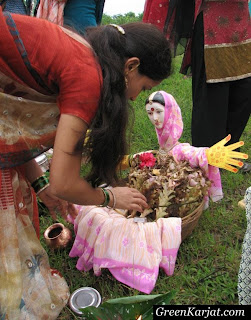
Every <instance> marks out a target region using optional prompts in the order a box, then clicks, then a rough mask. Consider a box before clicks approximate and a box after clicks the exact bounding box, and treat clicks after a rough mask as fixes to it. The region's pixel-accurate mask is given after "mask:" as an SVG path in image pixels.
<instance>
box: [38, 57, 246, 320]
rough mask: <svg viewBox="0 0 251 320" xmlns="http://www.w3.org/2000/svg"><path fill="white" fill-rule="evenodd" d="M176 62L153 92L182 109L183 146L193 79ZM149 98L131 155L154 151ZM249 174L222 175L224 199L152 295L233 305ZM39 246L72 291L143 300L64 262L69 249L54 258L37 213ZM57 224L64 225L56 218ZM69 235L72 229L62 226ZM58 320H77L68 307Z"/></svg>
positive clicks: (138, 114)
mask: <svg viewBox="0 0 251 320" xmlns="http://www.w3.org/2000/svg"><path fill="white" fill-rule="evenodd" d="M179 66H180V58H176V59H175V60H174V66H173V69H174V72H173V74H172V76H171V77H170V78H169V79H167V80H165V81H164V82H163V83H162V84H161V85H159V86H158V87H156V88H154V89H153V91H156V90H165V91H167V92H169V93H171V94H172V95H173V96H174V97H175V99H176V100H177V102H178V104H179V106H180V107H181V109H182V115H183V121H184V131H183V135H182V138H181V139H180V141H181V142H189V143H191V135H190V123H191V110H192V100H191V79H190V78H187V79H184V78H183V75H181V74H179V73H178V71H179ZM149 94H150V92H144V93H141V95H140V96H139V97H138V99H137V101H135V102H134V103H133V108H134V110H135V124H134V127H133V132H132V142H131V152H139V151H143V150H149V149H155V148H157V146H158V144H157V138H156V134H155V131H154V128H153V126H152V124H151V123H150V121H149V120H148V117H147V114H146V112H145V107H144V103H145V99H146V98H147V97H148V95H149ZM250 133H251V121H249V123H248V125H247V127H246V129H245V131H244V133H243V136H242V140H244V141H245V145H244V147H243V148H242V151H243V152H245V153H249V155H250V146H251V134H250ZM250 177H251V174H250V173H249V174H242V173H237V174H234V173H230V172H227V171H222V185H223V191H224V199H223V200H222V201H220V202H218V203H212V202H211V203H210V206H209V209H207V210H206V211H204V212H203V214H202V217H201V219H200V221H199V224H198V226H197V227H196V228H195V230H194V231H193V233H192V235H191V236H190V237H188V238H187V239H186V240H185V241H184V242H183V243H182V244H181V246H180V249H179V252H178V258H177V262H176V268H175V271H174V275H173V276H171V277H168V276H166V275H165V274H164V272H163V271H162V270H160V273H159V277H158V280H157V283H156V286H155V288H154V290H153V291H152V293H151V294H157V293H165V292H168V291H170V290H172V289H175V290H176V291H177V293H176V295H175V297H174V300H173V301H172V304H182V305H192V304H194V305H200V304H202V305H206V304H213V305H217V304H222V305H237V304H238V296H237V279H238V270H239V264H240V258H241V250H242V241H243V237H244V234H245V231H246V217H245V211H244V210H243V209H241V208H239V207H238V201H240V200H241V199H242V198H243V196H244V193H245V190H246V189H247V188H248V187H249V186H250V185H251V183H250V182H251V179H250ZM40 211H41V213H42V215H41V216H40V222H41V242H42V244H43V246H44V247H45V248H46V250H47V252H48V255H49V259H50V264H51V267H53V268H57V269H58V270H59V271H60V272H61V273H62V274H63V276H64V277H65V279H66V281H67V283H68V285H69V287H70V291H71V292H73V291H74V290H75V289H77V288H79V287H82V286H90V287H94V288H96V289H97V290H98V291H99V292H100V293H101V296H102V298H103V300H107V299H111V298H116V297H124V296H132V295H137V294H141V293H140V292H138V291H137V290H134V289H132V288H129V287H127V286H126V285H124V284H122V283H120V282H118V281H117V280H115V279H114V278H113V277H112V275H111V274H110V273H109V271H107V270H103V272H102V275H101V276H99V277H96V276H95V275H94V274H93V272H92V271H90V272H80V271H78V270H77V269H76V268H75V265H76V262H77V259H72V258H69V257H68V253H69V251H70V247H69V248H67V249H65V250H63V251H59V252H52V251H51V250H50V249H48V248H47V247H46V245H45V243H44V239H43V232H44V230H45V229H46V228H47V227H48V226H49V225H50V224H52V223H53V221H52V219H51V218H50V216H49V215H48V212H47V211H46V210H44V209H42V208H41V210H40ZM59 220H60V221H61V222H63V223H64V224H66V223H65V222H64V221H63V220H62V219H61V218H60V217H59ZM66 225H67V226H68V227H70V228H71V229H72V226H71V225H68V224H66ZM58 319H61V320H63V319H67V320H70V319H77V317H76V316H75V315H74V314H73V313H72V312H71V311H70V309H69V308H68V307H66V308H65V309H64V310H63V311H62V312H61V314H60V316H59V318H58Z"/></svg>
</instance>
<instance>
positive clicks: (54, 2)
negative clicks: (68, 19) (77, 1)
mask: <svg viewBox="0 0 251 320" xmlns="http://www.w3.org/2000/svg"><path fill="white" fill-rule="evenodd" d="M66 2H67V0H40V2H39V6H38V10H37V15H36V17H37V18H40V19H46V20H48V21H50V22H53V23H56V24H58V25H60V26H62V25H63V23H64V18H63V16H64V7H65V4H66Z"/></svg>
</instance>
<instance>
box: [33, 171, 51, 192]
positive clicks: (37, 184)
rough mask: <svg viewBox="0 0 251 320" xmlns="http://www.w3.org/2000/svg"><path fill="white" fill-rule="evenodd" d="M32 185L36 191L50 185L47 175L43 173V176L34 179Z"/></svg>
mask: <svg viewBox="0 0 251 320" xmlns="http://www.w3.org/2000/svg"><path fill="white" fill-rule="evenodd" d="M31 186H32V188H33V189H34V191H35V192H36V193H40V192H41V191H43V190H44V189H45V188H46V187H48V186H49V180H48V178H47V177H46V176H45V175H42V176H41V177H39V178H37V179H36V180H35V181H33V182H32V184H31Z"/></svg>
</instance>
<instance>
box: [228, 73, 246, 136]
mask: <svg viewBox="0 0 251 320" xmlns="http://www.w3.org/2000/svg"><path fill="white" fill-rule="evenodd" d="M229 84H230V90H229V112H228V121H227V130H228V131H229V133H231V136H232V139H231V141H232V142H237V141H239V139H240V137H241V135H242V133H243V131H244V129H245V127H246V124H247V122H248V120H249V116H250V112H251V77H249V78H245V79H241V80H236V81H231V82H229Z"/></svg>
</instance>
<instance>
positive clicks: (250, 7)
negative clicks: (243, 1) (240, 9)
mask: <svg viewBox="0 0 251 320" xmlns="http://www.w3.org/2000/svg"><path fill="white" fill-rule="evenodd" d="M248 6H249V14H250V15H251V2H250V1H249V4H248Z"/></svg>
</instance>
